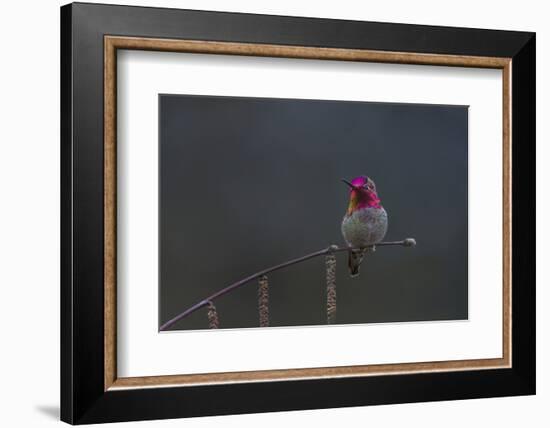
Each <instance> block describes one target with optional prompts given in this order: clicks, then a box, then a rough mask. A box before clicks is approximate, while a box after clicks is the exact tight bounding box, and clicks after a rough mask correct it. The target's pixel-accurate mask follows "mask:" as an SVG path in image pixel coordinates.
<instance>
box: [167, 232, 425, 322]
mask: <svg viewBox="0 0 550 428" xmlns="http://www.w3.org/2000/svg"><path fill="white" fill-rule="evenodd" d="M391 245H397V246H402V247H414V246H415V245H416V241H415V240H414V239H413V238H407V239H404V240H402V241H388V242H379V243H378V244H376V245H369V246H367V247H353V248H350V247H338V246H337V245H331V246H329V247H327V248H324V249H322V250H319V251H315V252H313V253H310V254H306V255H305V256H302V257H298V258H296V259H292V260H288V261H286V262H284V263H281V264H278V265H275V266H272V267H269V268H267V269H264V270H261V271H259V272H256V273H254V274H252V275H250V276H247V277H246V278H243V279H241V280H239V281H237V282H234V283H233V284H230V285H228V286H227V287H225V288H223V289H221V290H220V291H217V292H216V293H214V294H212V295H210V296H208V297H206V298H205V299H203V300H201V301H200V302H197V303H195V304H194V305H193V306H191V307H189V308H188V309H186V310H185V311H183V312H181V313H180V314H178V315H176V316H175V317H174V318H172V319H170V320H168V321H166V322H165V323H164V324H163V325H161V326H160V328H159V331H165V330H167V329H169V328H170V327H171V326H173V325H174V324H175V323H177V322H178V321H180V320H182V319H184V318H186V317H188V316H189V315H191V314H192V313H193V312H195V311H197V310H199V309H200V308H202V307H204V306H207V305H208V304H209V303H211V302H212V301H214V300H215V299H217V298H218V297H221V296H223V295H225V294H227V293H230V292H232V291H233V290H236V289H237V288H239V287H242V286H243V285H245V284H247V283H248V282H250V281H252V280H254V279H256V278H259V277H261V276H263V275H266V274H268V273H271V272H274V271H276V270H279V269H283V268H286V267H288V266H292V265H295V264H297V263H301V262H305V261H306V260H309V259H313V258H314V257H319V256H323V255H325V254H330V253H339V252H342V251H349V250H364V249H367V248H373V247H386V246H391Z"/></svg>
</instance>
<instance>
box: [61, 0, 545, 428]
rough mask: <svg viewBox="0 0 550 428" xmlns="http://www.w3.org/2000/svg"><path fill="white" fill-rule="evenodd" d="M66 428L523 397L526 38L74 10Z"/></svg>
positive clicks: (65, 190) (530, 204)
mask: <svg viewBox="0 0 550 428" xmlns="http://www.w3.org/2000/svg"><path fill="white" fill-rule="evenodd" d="M61 105H62V111H61V131H62V135H61V155H62V162H61V164H62V171H61V194H62V207H61V208H62V210H61V212H62V219H61V220H62V234H61V244H62V245H61V246H62V265H61V273H62V275H61V276H62V281H61V339H62V343H61V367H62V370H61V390H62V391H61V418H62V420H64V421H66V422H69V423H72V424H84V423H97V422H115V421H129V420H144V419H161V418H177V417H188V416H200V415H221V414H231V413H248V412H268V411H280V410H296V409H313V408H326V407H343V406H360V405H371V404H387V403H405V402H416V401H434V400H451V399H464V398H477V397H496V396H510V395H526V394H534V393H535V257H534V253H535V221H534V220H535V35H534V34H533V33H526V32H510V31H495V30H481V29H465V28H446V27H433V26H429V27H428V26H417V25H406V24H390V23H372V22H353V21H338V20H326V19H311V18H293V17H281V16H266V15H248V14H233V13H220V12H205V11H200V12H199V11H191V10H176V9H158V8H140V7H128V6H112V5H111V6H109V5H93V4H78V3H76V4H70V5H67V6H64V7H62V8H61Z"/></svg>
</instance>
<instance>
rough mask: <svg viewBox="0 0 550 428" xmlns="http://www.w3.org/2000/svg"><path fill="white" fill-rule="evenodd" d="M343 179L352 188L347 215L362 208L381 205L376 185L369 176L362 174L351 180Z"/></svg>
mask: <svg viewBox="0 0 550 428" xmlns="http://www.w3.org/2000/svg"><path fill="white" fill-rule="evenodd" d="M342 181H343V182H344V183H345V184H347V185H348V187H349V188H350V191H349V205H348V211H347V215H351V214H353V212H354V211H357V210H359V209H361V208H380V207H381V205H380V198H379V197H378V193H377V192H376V185H375V184H374V181H372V180H371V179H370V178H369V177H367V176H366V175H361V176H359V177H355V178H354V179H353V180H351V181H348V180H346V179H342Z"/></svg>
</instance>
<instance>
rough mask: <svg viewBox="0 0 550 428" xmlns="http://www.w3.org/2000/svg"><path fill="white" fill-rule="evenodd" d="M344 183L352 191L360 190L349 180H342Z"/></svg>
mask: <svg viewBox="0 0 550 428" xmlns="http://www.w3.org/2000/svg"><path fill="white" fill-rule="evenodd" d="M341 180H342V181H343V182H344V183H346V184H347V185H348V186H349V187H350V188H351V189H353V190H359V189H358V188H357V187H356V186H354V185H353V184H351V183H350V182H349V181H348V180H346V179H345V178H342V179H341Z"/></svg>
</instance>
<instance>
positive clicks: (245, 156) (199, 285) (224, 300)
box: [159, 94, 468, 331]
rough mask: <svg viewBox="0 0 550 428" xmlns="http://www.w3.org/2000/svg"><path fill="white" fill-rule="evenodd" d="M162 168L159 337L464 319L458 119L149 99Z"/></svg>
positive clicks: (294, 102) (464, 123)
mask: <svg viewBox="0 0 550 428" xmlns="http://www.w3.org/2000/svg"><path fill="white" fill-rule="evenodd" d="M159 159H160V165H159V166H160V172H159V175H160V176H159V179H160V180H159V183H160V184H159V218H160V226H159V249H160V255H159V280H160V281H159V284H160V286H159V306H160V307H159V330H160V331H169V330H197V329H206V328H258V327H262V328H265V327H290V326H320V325H327V324H363V323H390V322H418V321H442V320H466V319H468V107H467V106H457V105H426V104H396V103H373V102H350V101H333V100H303V99H275V98H247V97H218V96H197V95H172V94H161V95H159ZM262 272H264V273H262Z"/></svg>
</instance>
